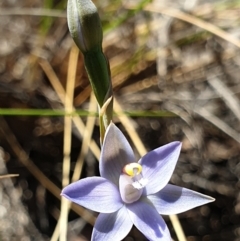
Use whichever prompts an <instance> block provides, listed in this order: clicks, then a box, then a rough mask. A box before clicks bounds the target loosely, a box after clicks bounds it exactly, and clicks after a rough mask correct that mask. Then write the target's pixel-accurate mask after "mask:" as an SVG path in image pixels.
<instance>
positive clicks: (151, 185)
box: [139, 141, 181, 195]
mask: <svg viewBox="0 0 240 241" xmlns="http://www.w3.org/2000/svg"><path fill="white" fill-rule="evenodd" d="M180 150H181V143H180V142H178V141H175V142H171V143H169V144H167V145H164V146H162V147H159V148H157V149H155V150H153V151H150V152H149V153H147V154H146V155H145V156H143V157H142V158H141V159H140V161H139V164H141V165H142V167H143V170H142V174H143V177H144V178H146V179H147V180H148V184H147V185H146V187H145V192H146V195H148V194H153V193H156V192H158V191H159V190H161V189H162V188H163V187H165V186H166V185H167V183H168V182H169V180H170V178H171V176H172V173H173V171H174V169H175V166H176V163H177V160H178V157H179V154H180Z"/></svg>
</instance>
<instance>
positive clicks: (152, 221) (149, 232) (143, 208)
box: [127, 201, 171, 241]
mask: <svg viewBox="0 0 240 241" xmlns="http://www.w3.org/2000/svg"><path fill="white" fill-rule="evenodd" d="M127 208H128V212H129V215H130V218H131V220H132V222H133V224H134V225H135V226H136V227H137V228H138V229H139V231H141V232H142V233H143V235H144V236H146V237H147V239H148V240H149V241H158V240H159V241H163V240H164V241H171V236H170V233H169V230H168V227H167V225H166V223H165V222H164V220H163V218H162V217H161V215H159V214H158V212H157V210H156V209H155V208H154V207H153V206H151V205H150V204H148V203H145V202H142V201H137V202H135V203H132V204H128V205H127Z"/></svg>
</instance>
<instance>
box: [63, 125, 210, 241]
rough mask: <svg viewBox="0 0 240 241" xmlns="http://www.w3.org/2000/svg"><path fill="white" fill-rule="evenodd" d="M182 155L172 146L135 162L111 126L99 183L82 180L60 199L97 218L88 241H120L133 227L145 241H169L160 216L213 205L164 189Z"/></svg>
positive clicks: (190, 193) (184, 191) (182, 191)
mask: <svg viewBox="0 0 240 241" xmlns="http://www.w3.org/2000/svg"><path fill="white" fill-rule="evenodd" d="M180 150H181V143H180V142H171V143H169V144H167V145H165V146H162V147H159V148H157V149H155V150H153V151H150V152H149V153H147V154H146V155H145V156H143V157H142V158H141V159H140V160H139V161H138V162H136V160H135V157H134V153H133V150H132V148H131V147H130V144H129V143H128V141H127V139H126V138H125V136H124V135H123V133H122V132H121V131H120V130H119V129H118V128H117V127H116V126H115V125H114V124H113V123H111V124H110V125H109V127H108V128H107V131H106V136H105V140H104V143H103V146H102V152H101V157H100V160H99V165H100V175H101V177H87V178H84V179H81V180H79V181H77V182H75V183H72V184H70V185H68V186H67V187H65V188H64V189H63V190H62V194H61V195H63V196H64V197H66V198H67V199H69V200H70V201H72V202H74V203H77V204H79V205H81V206H83V207H85V208H88V209H91V210H93V211H96V212H99V213H100V214H99V216H98V218H97V220H96V223H95V225H94V228H93V233H92V239H91V240H92V241H112V240H114V241H120V240H122V239H123V238H124V237H126V236H127V234H128V233H129V232H130V230H131V228H132V226H133V225H135V226H136V227H137V228H138V229H139V230H140V231H141V232H142V233H143V234H144V235H145V236H146V237H147V238H148V239H149V240H150V241H158V240H160V241H163V240H166V241H170V240H171V236H170V233H169V230H168V227H167V225H166V223H165V221H164V220H163V218H162V217H161V215H159V214H162V215H171V214H178V213H181V212H185V211H187V210H189V209H192V208H194V207H197V206H200V205H203V204H206V203H209V202H213V201H214V199H213V198H212V197H210V196H206V195H203V194H201V193H198V192H195V191H191V190H189V189H186V188H183V187H178V186H174V185H171V184H168V182H169V180H170V178H171V176H172V173H173V171H174V169H175V166H176V163H177V160H178V157H179V154H180Z"/></svg>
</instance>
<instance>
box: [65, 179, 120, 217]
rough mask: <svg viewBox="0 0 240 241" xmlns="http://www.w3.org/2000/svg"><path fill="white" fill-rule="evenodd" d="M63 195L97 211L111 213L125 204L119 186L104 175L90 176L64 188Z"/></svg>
mask: <svg viewBox="0 0 240 241" xmlns="http://www.w3.org/2000/svg"><path fill="white" fill-rule="evenodd" d="M61 195H62V196H64V197H66V198H67V199H69V200H70V201H72V202H74V203H77V204H79V205H81V206H83V207H85V208H88V209H91V210H93V211H95V212H104V213H111V212H115V211H117V210H118V209H120V208H121V207H122V206H123V203H122V200H121V197H120V194H119V190H118V188H117V187H116V186H115V185H114V184H112V183H111V182H109V181H108V180H106V179H105V178H102V177H88V178H84V179H81V180H79V181H77V182H74V183H72V184H70V185H68V186H67V187H65V188H64V189H63V190H62V193H61Z"/></svg>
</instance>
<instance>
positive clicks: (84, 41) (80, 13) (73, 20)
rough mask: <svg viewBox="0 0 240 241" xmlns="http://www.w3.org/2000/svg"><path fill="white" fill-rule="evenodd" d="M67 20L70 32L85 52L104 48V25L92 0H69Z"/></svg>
mask: <svg viewBox="0 0 240 241" xmlns="http://www.w3.org/2000/svg"><path fill="white" fill-rule="evenodd" d="M67 20H68V28H69V31H70V34H71V36H72V38H73V40H74V42H75V43H76V45H77V46H78V47H79V49H80V50H81V51H82V52H83V54H84V53H86V52H88V51H98V50H101V49H102V39H103V33H102V26H101V21H100V18H99V15H98V11H97V8H96V6H95V5H94V4H93V2H92V1H91V0H68V6H67Z"/></svg>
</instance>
